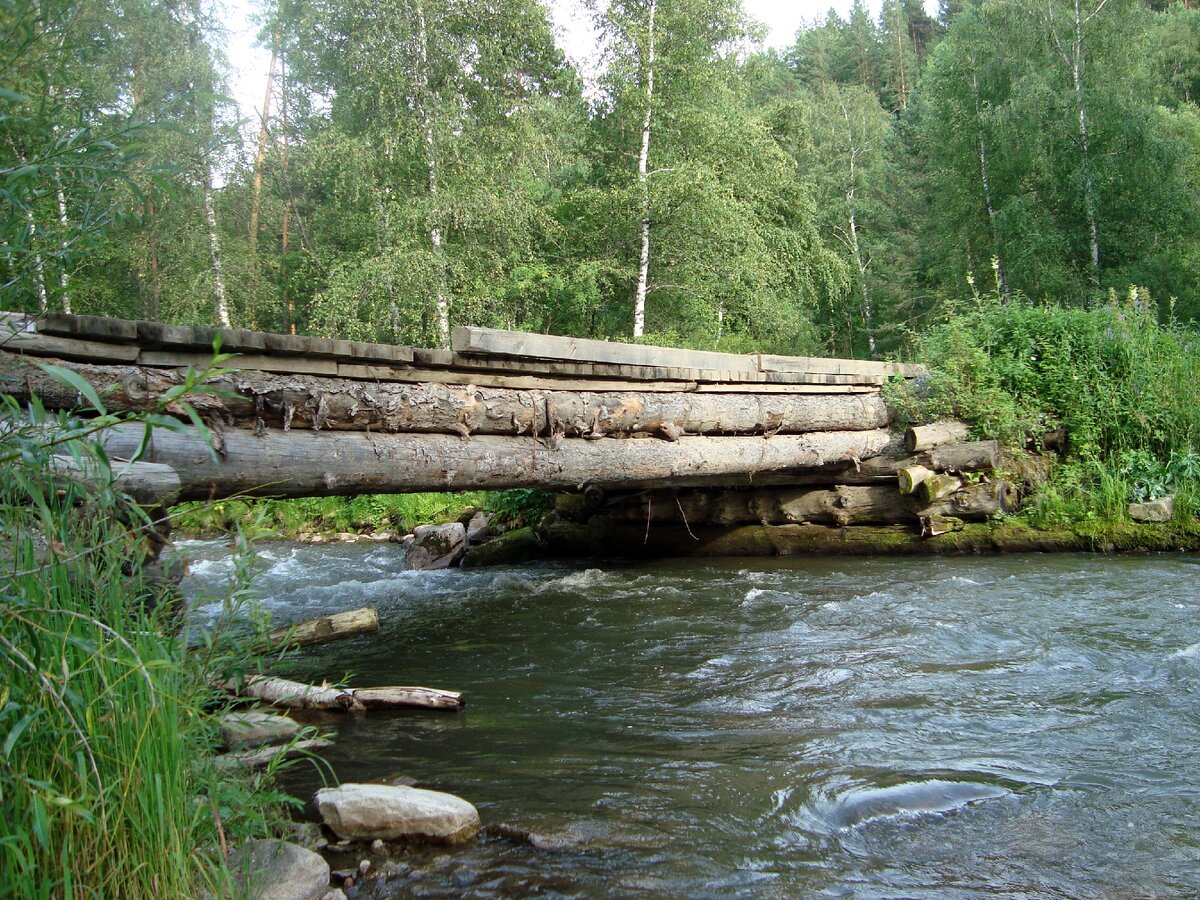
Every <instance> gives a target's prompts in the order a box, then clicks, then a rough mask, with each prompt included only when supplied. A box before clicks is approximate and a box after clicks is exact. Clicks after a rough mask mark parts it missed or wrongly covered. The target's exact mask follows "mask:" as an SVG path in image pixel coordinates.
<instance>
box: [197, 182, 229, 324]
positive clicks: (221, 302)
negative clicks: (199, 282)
mask: <svg viewBox="0 0 1200 900" xmlns="http://www.w3.org/2000/svg"><path fill="white" fill-rule="evenodd" d="M202 188H203V190H204V222H205V224H206V225H207V226H208V253H209V257H210V258H211V260H212V272H213V296H214V297H215V298H216V301H217V324H218V325H220V326H221V327H223V328H230V327H232V323H231V322H230V320H229V304H228V302H227V301H226V299H225V279H224V277H223V276H222V275H221V243H220V240H219V239H218V237H217V210H216V207H214V206H213V192H212V170H211V169H210V168H209V164H208V161H207V160H205V162H204V177H203V185H202Z"/></svg>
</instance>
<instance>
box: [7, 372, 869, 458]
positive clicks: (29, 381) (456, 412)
mask: <svg viewBox="0 0 1200 900" xmlns="http://www.w3.org/2000/svg"><path fill="white" fill-rule="evenodd" d="M50 361H51V362H53V363H54V364H55V365H59V366H63V367H65V368H69V369H71V370H73V371H74V372H76V373H78V374H79V375H80V376H82V377H83V378H84V379H86V380H87V381H88V382H89V383H91V385H92V386H93V387H95V388H96V390H97V392H99V393H100V395H101V397H102V398H103V399H104V402H105V404H106V405H107V406H108V407H109V408H110V409H111V410H114V411H125V410H138V409H146V408H148V407H150V406H153V405H154V404H155V403H156V402H158V400H159V399H160V398H161V396H162V395H163V393H164V392H166V391H168V390H170V389H171V388H172V387H175V386H176V385H177V384H179V383H180V382H181V381H182V376H181V375H180V373H179V372H178V371H177V370H174V369H152V368H146V367H140V366H128V365H123V366H97V365H88V364H82V363H73V362H65V361H62V360H50ZM232 362H233V364H234V365H236V364H237V360H236V358H235V359H234V360H233V361H232ZM209 386H210V387H212V388H214V389H215V390H216V393H206V394H200V395H196V396H195V397H194V398H193V399H192V401H191V402H192V403H193V405H194V406H195V407H196V408H197V409H198V410H199V411H200V412H202V413H203V414H204V415H206V416H210V417H217V418H219V419H221V420H222V421H225V422H228V423H231V424H233V425H235V426H239V427H244V428H253V429H256V430H262V429H264V428H284V429H312V430H327V431H384V432H428V433H435V434H439V433H440V434H459V435H467V434H507V435H517V434H529V435H551V434H560V435H565V436H568V437H585V436H605V435H617V434H633V433H636V432H647V433H652V434H653V433H666V434H762V433H768V434H774V433H782V434H798V433H805V432H813V431H860V430H869V429H874V428H882V427H884V426H886V425H887V422H888V413H887V409H886V407H885V406H884V402H883V398H882V397H880V396H879V395H878V394H702V393H693V392H684V391H677V392H671V393H651V392H643V391H613V392H601V393H598V392H589V391H566V390H563V391H532V390H512V389H506V388H494V387H478V386H472V385H452V384H430V383H417V384H408V383H402V382H369V381H353V380H350V379H346V378H330V377H321V376H315V375H272V374H269V373H266V372H258V371H250V370H245V371H241V372H234V373H230V374H227V375H223V376H220V377H218V378H215V379H213V380H212V381H211V382H209ZM0 393H7V394H12V395H13V396H14V397H16V398H17V399H18V400H21V401H27V400H28V399H29V397H30V396H31V395H33V394H36V395H37V396H39V397H41V399H42V402H43V404H45V406H46V407H47V408H48V409H71V408H74V407H75V406H77V405H78V402H79V398H78V396H77V394H76V393H75V391H73V390H72V389H71V388H69V387H68V386H66V385H64V384H62V383H61V382H59V381H57V380H55V379H53V378H51V377H50V376H49V375H47V374H46V373H45V372H43V371H42V370H41V369H39V368H37V367H36V366H34V365H32V364H31V363H29V362H28V361H26V360H25V359H24V358H22V357H21V356H19V355H17V354H14V353H7V352H4V351H0Z"/></svg>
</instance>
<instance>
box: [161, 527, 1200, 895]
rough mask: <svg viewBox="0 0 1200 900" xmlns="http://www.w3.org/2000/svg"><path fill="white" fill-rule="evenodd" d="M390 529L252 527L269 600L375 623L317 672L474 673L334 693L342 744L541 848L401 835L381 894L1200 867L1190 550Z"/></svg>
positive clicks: (207, 556)
mask: <svg viewBox="0 0 1200 900" xmlns="http://www.w3.org/2000/svg"><path fill="white" fill-rule="evenodd" d="M184 549H185V551H186V552H187V553H188V554H189V555H190V556H191V557H192V559H193V572H194V575H195V577H194V578H192V579H189V581H190V582H191V586H190V590H191V591H193V592H194V594H196V595H201V594H203V593H204V592H205V591H206V590H214V589H219V587H220V585H221V584H222V583H223V582H224V581H225V580H226V579H227V578H228V574H229V572H230V568H231V567H230V562H229V558H228V556H227V553H228V551H227V550H226V548H225V547H224V545H222V544H220V543H216V542H206V541H189V542H186V543H185V545H184ZM401 553H402V551H401V550H400V548H399V547H397V546H395V545H363V544H358V545H333V546H330V545H321V546H311V545H293V544H285V543H268V544H263V545H261V546H260V547H259V555H260V570H261V571H260V575H259V577H258V579H257V581H256V582H255V583H256V586H257V589H258V591H259V592H260V593H261V595H262V597H263V598H264V603H265V605H266V606H267V608H268V609H270V610H271V612H272V614H273V615H274V617H275V619H276V621H279V622H283V621H290V620H296V619H302V618H305V617H307V616H310V615H315V614H318V613H321V612H329V611H335V610H339V609H346V608H350V607H354V606H359V605H362V604H367V603H370V604H373V605H375V606H377V607H378V608H379V612H380V616H381V617H382V620H383V628H382V632H381V633H380V634H378V635H376V636H373V637H370V638H358V639H355V640H352V641H348V642H343V643H339V644H332V645H328V646H326V647H323V648H313V649H311V650H308V651H305V653H304V656H303V658H302V660H301V661H300V663H299V665H298V668H297V669H296V672H297V673H298V674H299V675H300V676H301V677H302V678H311V679H320V678H325V677H328V678H331V679H336V678H339V677H342V676H344V675H347V674H350V675H352V677H353V681H354V682H355V683H357V684H361V685H374V684H424V685H428V686H432V687H441V688H448V689H455V690H462V691H464V692H465V693H466V696H467V699H468V707H467V709H466V710H465V711H464V712H461V713H457V714H455V713H426V712H411V713H409V712H400V713H374V714H369V715H367V716H364V717H359V718H342V719H338V720H336V721H337V722H338V723H339V724H338V725H337V726H336V731H337V738H336V743H335V745H334V747H333V748H332V749H331V750H330V751H328V752H327V754H326V758H327V759H328V761H329V763H330V764H331V766H332V768H333V770H334V771H335V772H336V773H337V776H338V777H339V778H340V779H342V780H346V781H353V780H370V779H375V778H379V777H383V776H388V775H393V774H397V773H403V774H406V775H409V776H411V777H413V778H416V779H417V780H418V781H419V782H420V784H421V785H422V786H426V787H431V788H435V789H439V790H446V791H449V792H451V793H454V794H458V795H460V796H462V797H464V798H466V799H468V800H470V801H472V802H473V803H475V804H476V806H478V808H479V811H480V814H481V816H482V818H483V821H484V823H485V825H486V824H491V825H496V824H498V823H506V824H507V825H510V826H513V827H514V828H516V829H522V830H526V831H529V832H531V833H533V834H534V835H536V836H537V840H536V842H537V844H539V845H540V846H530V845H529V844H527V843H523V842H520V841H516V840H513V839H511V838H508V837H502V836H497V835H495V834H493V835H491V836H485V837H483V838H481V839H480V840H479V841H478V842H473V843H471V844H470V845H468V846H466V847H463V848H458V849H452V850H448V849H445V848H440V849H438V848H435V849H427V850H415V851H411V852H408V854H407V856H406V857H405V859H406V860H407V861H408V862H409V863H410V864H412V865H413V867H414V869H413V871H412V873H411V874H410V875H409V876H408V877H406V878H404V879H402V880H398V881H395V882H392V883H391V885H390V886H389V887H388V888H387V892H386V894H381V893H377V894H374V895H373V896H396V897H409V896H421V897H458V896H471V897H508V896H525V895H528V894H535V893H536V894H539V895H544V896H560V897H608V896H647V897H689V898H690V897H729V896H748V897H808V896H832V897H897V896H904V897H970V896H1021V897H1135V896H1137V897H1141V896H1152V897H1159V896H1195V895H1197V894H1200V802H1198V801H1200V797H1198V794H1200V740H1198V736H1200V729H1198V727H1197V726H1198V725H1200V706H1198V705H1197V686H1198V684H1200V617H1198V615H1197V613H1198V611H1200V593H1198V591H1197V583H1198V580H1200V559H1198V558H1196V557H1194V556H1185V555H1167V556H1137V557H1134V556H1127V557H1111V556H1084V555H1029V556H994V557H970V558H945V559H938V558H888V559H882V558H881V559H845V558H837V559H833V558H815V559H783V560H753V561H750V560H728V561H705V562H695V561H660V562H654V563H638V564H632V565H623V564H610V565H603V566H595V565H593V566H590V567H588V566H551V565H544V566H531V567H520V568H499V569H485V570H475V571H465V572H463V571H447V572H433V573H409V572H405V571H402V570H401V569H400V564H401ZM215 612H216V607H215V606H213V605H211V604H209V605H200V606H199V607H198V608H197V610H196V612H195V614H194V621H196V622H197V623H198V624H201V625H202V624H203V623H204V622H206V621H210V620H211V618H212V616H213V615H214V614H215ZM288 786H289V788H291V789H292V790H294V791H297V792H299V793H310V792H311V791H312V790H315V788H316V787H318V786H320V776H319V774H317V773H316V772H315V771H314V770H313V769H312V768H311V767H308V766H307V765H305V766H301V767H298V768H296V769H293V770H292V771H291V773H290V774H289V775H288Z"/></svg>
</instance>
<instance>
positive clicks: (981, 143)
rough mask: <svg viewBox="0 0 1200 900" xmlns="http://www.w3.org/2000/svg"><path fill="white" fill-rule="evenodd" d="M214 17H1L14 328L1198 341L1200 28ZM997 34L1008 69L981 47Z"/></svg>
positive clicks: (428, 6) (886, 17)
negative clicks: (1129, 329)
mask: <svg viewBox="0 0 1200 900" xmlns="http://www.w3.org/2000/svg"><path fill="white" fill-rule="evenodd" d="M591 12H592V14H593V15H594V17H595V25H596V28H597V31H598V34H599V35H600V39H601V46H600V48H599V54H600V56H599V68H598V69H597V71H595V72H593V73H589V74H588V76H587V77H586V78H585V77H583V76H582V75H581V74H580V73H579V72H578V71H576V70H575V69H574V68H573V67H572V65H571V64H570V63H569V62H568V60H567V59H566V57H565V56H564V54H563V52H562V51H561V50H560V49H559V47H558V46H556V43H555V33H554V29H553V26H552V23H551V19H550V15H549V13H548V10H547V7H546V6H544V5H543V4H541V3H539V2H537V0H495V2H487V3H484V2H479V0H442V2H436V3H425V2H422V0H386V2H365V0H267V2H264V4H263V5H262V6H261V8H260V10H259V14H260V16H261V22H262V31H261V35H260V40H261V42H262V43H263V45H264V46H265V47H269V48H270V51H271V66H270V76H269V78H267V79H266V80H265V87H266V91H265V94H264V101H263V103H262V106H261V111H262V113H263V115H262V117H261V120H260V121H246V120H239V113H238V110H237V107H236V105H235V104H234V103H233V101H232V100H230V99H229V98H228V97H227V96H226V94H227V91H228V68H229V67H228V62H227V60H225V59H224V58H223V56H222V46H223V44H222V40H223V39H222V32H221V28H220V23H219V21H217V20H215V19H214V18H213V13H212V11H211V10H210V9H209V8H208V5H207V4H204V5H202V4H201V3H200V2H199V0H182V2H169V3H162V2H151V0H121V2H98V0H42V2H37V3H35V2H32V0H16V2H14V3H12V4H9V5H7V6H6V7H5V9H4V12H3V14H2V15H0V30H2V33H3V40H2V42H0V46H2V47H3V48H4V49H3V51H0V52H2V54H3V56H2V62H0V88H2V90H0V110H2V111H0V131H2V132H3V141H2V142H0V190H2V191H3V196H4V203H3V207H2V208H0V254H2V255H3V256H4V262H3V264H0V265H2V266H3V269H2V270H0V271H2V273H3V284H4V295H5V299H4V302H3V304H2V305H3V306H4V307H5V308H6V309H18V310H25V311H36V310H39V309H44V310H52V311H53V310H68V311H72V312H79V313H95V314H101V315H115V316H124V317H128V318H149V319H159V320H163V321H170V322H178V323H184V324H225V323H231V324H233V325H234V326H236V327H252V328H260V329H267V330H280V331H289V330H294V331H295V332H297V333H301V334H315V335H326V336H328V335H338V336H343V337H349V338H354V339H371V340H382V341H397V342H404V343H415V344H420V345H424V346H438V345H441V344H444V343H445V342H446V340H447V335H448V330H449V328H450V327H452V326H454V325H458V324H472V325H484V326H498V327H507V328H515V329H521V330H530V331H544V332H550V333H558V334H572V335H578V336H587V337H600V338H614V339H626V340H628V339H630V338H633V339H642V338H645V339H647V340H653V341H656V342H661V343H667V344H674V345H682V346H693V347H702V348H709V349H722V350H732V351H741V350H751V349H753V350H762V351H771V352H793V353H801V352H802V353H823V354H834V355H854V356H861V357H867V356H886V355H889V354H890V355H896V354H898V353H901V352H902V348H904V347H905V346H906V344H905V342H906V340H908V339H909V338H910V337H911V336H912V335H914V334H917V333H920V332H921V331H923V330H924V329H926V328H928V327H929V326H930V325H932V324H934V323H937V322H938V321H941V319H942V318H944V316H945V314H946V312H947V311H948V310H951V309H954V308H955V306H956V304H959V303H960V302H961V301H963V300H966V301H967V302H968V303H970V302H971V301H972V299H973V298H978V297H979V296H981V295H986V296H989V297H993V298H995V299H997V300H998V301H999V302H1000V303H1002V304H1004V303H1008V302H1009V301H1012V300H1014V299H1015V300H1027V301H1030V302H1032V303H1035V304H1042V303H1049V304H1051V305H1053V306H1056V307H1063V308H1070V309H1089V308H1093V307H1095V306H1097V305H1102V304H1103V303H1105V302H1106V301H1107V299H1109V298H1111V297H1113V296H1120V297H1124V296H1125V295H1126V293H1127V292H1128V290H1129V289H1130V286H1131V285H1136V286H1138V287H1140V288H1142V289H1143V290H1144V293H1145V295H1146V296H1148V297H1149V298H1151V301H1150V302H1152V303H1153V304H1154V307H1155V311H1156V314H1157V315H1158V316H1159V317H1160V318H1161V319H1163V320H1164V321H1165V320H1167V319H1170V320H1172V321H1180V322H1184V323H1187V322H1190V321H1192V320H1194V319H1196V318H1197V317H1198V316H1200V194H1198V191H1200V108H1198V107H1197V100H1198V99H1200V8H1197V6H1196V4H1195V3H1190V4H1189V3H1180V2H1172V3H1162V2H1160V0H1152V2H1150V3H1149V4H1146V3H1142V2H1136V0H1079V2H1077V3H1070V2H1067V0H1049V2H1048V3H1041V2H1033V0H1006V2H982V3H974V2H966V3H958V2H951V0H944V2H943V5H942V6H941V8H940V9H939V10H938V13H937V16H936V17H933V16H931V15H929V14H928V13H927V12H926V10H925V8H924V7H923V6H922V4H921V3H919V2H916V0H885V2H884V3H883V6H882V9H881V10H880V13H879V15H878V16H877V17H876V16H872V14H871V13H870V11H869V10H868V7H867V6H866V5H865V4H864V3H863V2H861V0H859V2H856V3H855V5H854V6H853V8H852V9H851V11H850V13H849V15H848V18H845V19H843V18H841V17H840V16H838V15H837V14H836V13H833V12H831V13H830V14H828V16H827V17H826V18H825V19H824V20H823V21H821V22H817V23H813V24H812V25H811V26H807V27H804V28H802V29H801V30H800V31H799V32H798V33H797V35H796V36H795V41H794V43H793V44H792V45H791V46H790V47H788V48H787V49H786V50H784V51H782V52H776V51H773V50H764V49H762V44H761V38H762V36H763V30H762V28H761V26H758V25H757V24H756V23H755V22H753V21H752V20H750V19H749V18H748V17H747V15H746V13H745V11H744V10H743V9H742V6H741V4H740V2H737V0H612V2H609V3H595V4H593V5H592V7H591ZM997 35H1003V40H997Z"/></svg>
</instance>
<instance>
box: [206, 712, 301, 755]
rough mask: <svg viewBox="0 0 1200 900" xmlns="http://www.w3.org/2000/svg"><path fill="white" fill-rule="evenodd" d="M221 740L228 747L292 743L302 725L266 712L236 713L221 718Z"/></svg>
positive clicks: (285, 717)
mask: <svg viewBox="0 0 1200 900" xmlns="http://www.w3.org/2000/svg"><path fill="white" fill-rule="evenodd" d="M220 727H221V740H222V741H223V742H224V744H225V746H226V747H257V746H259V745H262V744H279V743H282V742H283V741H290V740H291V739H292V738H294V737H295V736H296V734H297V733H298V732H299V731H300V727H301V726H300V723H299V722H295V721H293V720H291V719H289V718H288V717H287V716H277V715H274V714H272V713H266V712H257V711H250V712H235V713H229V714H228V715H226V716H222V717H221V726H220Z"/></svg>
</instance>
